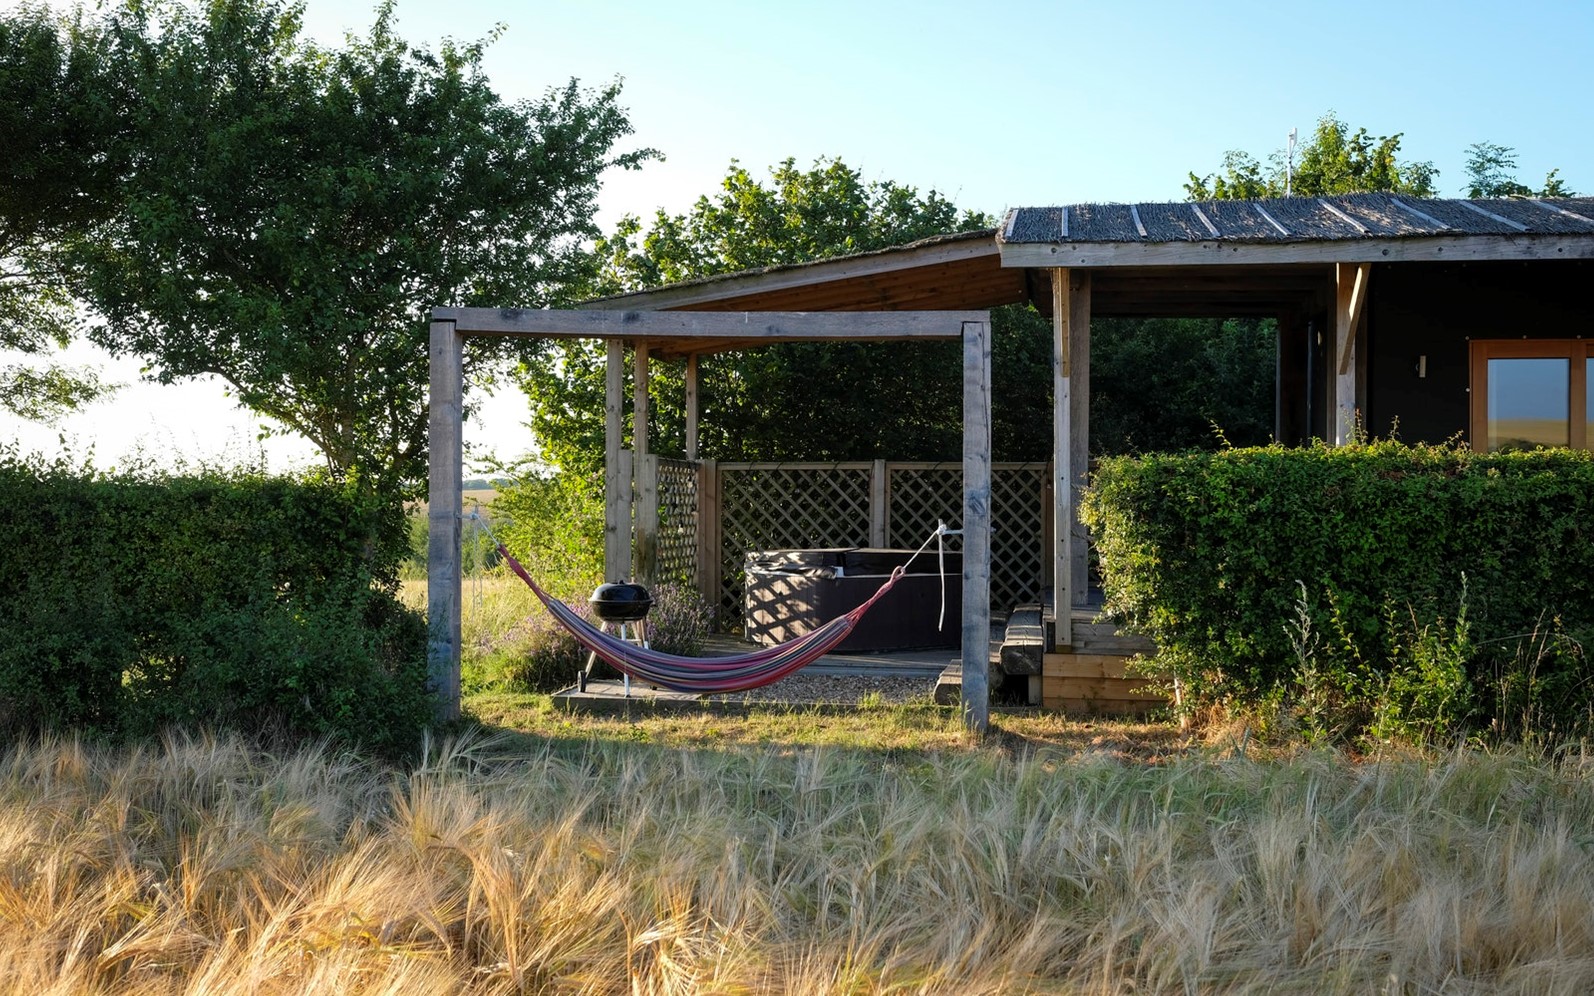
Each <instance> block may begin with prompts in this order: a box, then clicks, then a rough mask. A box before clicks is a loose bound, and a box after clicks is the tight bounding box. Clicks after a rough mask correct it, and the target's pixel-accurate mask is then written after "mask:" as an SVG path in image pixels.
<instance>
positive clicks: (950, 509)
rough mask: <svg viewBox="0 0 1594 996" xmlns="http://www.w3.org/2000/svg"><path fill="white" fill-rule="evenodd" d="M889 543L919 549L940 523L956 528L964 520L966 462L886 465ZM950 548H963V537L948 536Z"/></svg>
mask: <svg viewBox="0 0 1594 996" xmlns="http://www.w3.org/2000/svg"><path fill="white" fill-rule="evenodd" d="M886 477H887V481H888V483H887V484H886V495H887V504H888V505H889V511H888V513H887V515H888V518H887V519H886V545H887V546H892V547H898V548H903V549H908V550H917V549H918V548H919V544H921V543H923V542H924V541H925V538H926V537H928V536H929V535H930V534H931V533H933V532H935V527H936V524H937V523H941V522H945V523H946V524H947V525H948V526H950V527H952V528H953V529H956V528H957V527H958V524H959V523H961V522H962V521H963V465H962V464H961V463H949V464H941V465H935V466H908V467H893V466H891V465H890V464H887V465H886ZM946 548H947V549H948V550H961V549H963V537H961V536H948V537H947V538H946Z"/></svg>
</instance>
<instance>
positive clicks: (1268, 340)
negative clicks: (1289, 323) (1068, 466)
mask: <svg viewBox="0 0 1594 996" xmlns="http://www.w3.org/2000/svg"><path fill="white" fill-rule="evenodd" d="M1097 324H1098V326H1099V329H1100V331H1099V333H1098V332H1093V333H1092V336H1091V371H1090V378H1091V380H1090V390H1091V412H1090V437H1091V450H1092V452H1094V453H1097V454H1101V455H1120V454H1128V453H1147V452H1155V451H1163V452H1174V451H1180V450H1193V449H1214V448H1217V447H1219V446H1221V445H1223V444H1225V443H1227V444H1232V445H1234V446H1258V445H1264V444H1266V443H1268V442H1270V441H1271V439H1272V435H1273V391H1274V384H1273V379H1274V363H1275V357H1276V350H1277V344H1276V341H1275V340H1276V331H1277V326H1276V324H1275V323H1274V322H1273V321H1272V320H1259V319H1254V318H1247V319H1230V320H1227V321H1224V320H1219V319H1210V318H1172V319H1169V318H1153V319H1133V318H1116V319H1104V320H1100V321H1099V322H1098V323H1097Z"/></svg>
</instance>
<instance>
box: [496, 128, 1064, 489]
mask: <svg viewBox="0 0 1594 996" xmlns="http://www.w3.org/2000/svg"><path fill="white" fill-rule="evenodd" d="M991 225H992V219H990V218H988V217H986V216H984V215H978V214H973V213H970V212H966V211H965V212H959V211H958V210H957V208H956V207H955V206H954V205H953V204H952V203H951V202H949V201H948V200H946V199H945V198H944V197H942V196H941V195H940V194H938V193H936V192H935V191H933V190H932V191H930V192H928V193H927V194H924V195H920V194H919V193H918V191H917V190H916V189H915V188H913V187H909V186H903V185H900V184H896V183H893V182H891V181H871V182H865V181H864V180H863V179H862V177H861V174H860V172H859V171H858V170H855V169H853V168H851V167H849V166H847V165H846V164H845V163H843V162H842V161H841V160H839V159H828V160H827V159H820V160H818V161H817V162H815V164H814V166H813V167H812V168H811V169H809V170H800V169H798V168H797V166H796V165H795V162H794V161H793V160H790V159H788V160H786V161H785V162H783V163H781V164H780V165H779V166H777V167H775V168H774V169H773V170H772V171H771V174H770V180H769V183H768V184H765V183H763V182H760V181H759V180H757V179H755V178H754V177H753V176H751V175H750V174H749V173H748V172H747V170H745V169H743V168H742V167H740V166H738V165H737V164H736V163H734V162H733V163H732V164H731V167H730V170H729V173H728V174H727V176H726V178H725V181H724V184H723V189H722V191H721V193H719V194H718V195H717V196H715V197H707V196H705V197H702V198H700V199H699V200H698V202H697V203H696V204H695V205H694V206H693V208H692V210H691V211H690V212H688V213H686V214H681V215H669V214H667V213H666V212H664V211H660V212H658V214H657V215H656V216H655V218H654V221H653V225H652V227H651V228H649V229H648V230H647V231H646V232H644V231H643V228H642V223H641V221H640V220H639V219H637V218H635V217H628V218H626V219H624V220H623V221H622V222H621V223H620V225H619V227H618V228H617V230H616V232H615V233H614V234H613V235H612V236H610V237H609V238H607V239H603V240H600V241H599V243H598V250H597V251H598V253H599V255H600V256H602V257H603V268H602V271H601V273H600V274H599V275H598V279H597V282H596V283H595V284H594V285H593V287H592V292H593V293H595V294H612V293H619V292H623V291H632V290H640V289H644V288H648V287H654V286H658V285H660V284H664V283H671V282H677V281H683V280H696V279H702V278H705V277H711V276H714V275H717V274H722V273H730V272H736V271H740V270H747V269H754V268H759V267H766V266H778V265H785V264H792V263H802V262H809V261H812V260H816V259H824V258H827V257H832V256H839V255H847V254H850V253H857V252H866V251H870V250H875V249H882V248H886V247H889V246H900V245H905V244H907V243H910V242H913V241H916V240H918V239H922V238H926V237H929V236H935V235H944V234H947V233H951V232H958V231H968V230H973V229H978V228H985V227H990V226H991ZM992 321H993V326H994V329H993V334H994V336H995V350H994V352H995V356H994V358H993V365H994V368H995V373H996V375H997V376H998V377H1008V376H1011V377H1012V379H1011V380H1005V379H1004V380H1003V383H1012V384H1014V385H1015V386H1016V385H1028V384H1033V385H1035V386H1034V387H1033V388H1027V387H1017V388H1016V390H1015V392H1014V394H1013V395H1011V396H1010V397H1008V398H1001V399H999V401H998V406H997V412H996V416H995V418H996V425H995V427H994V430H993V434H994V436H995V437H996V439H997V441H998V452H999V453H1002V449H1001V447H1002V446H1004V445H1007V444H1006V442H1005V441H1006V440H1009V439H1013V440H1014V442H1013V445H1014V446H1015V448H1020V449H1021V448H1023V447H1025V446H1029V447H1030V449H1032V450H1033V449H1034V446H1033V445H1031V443H1030V436H1033V435H1034V433H1033V432H1030V433H1029V434H1028V435H1025V434H1022V433H1019V432H1015V431H1014V428H1015V427H1018V426H1023V425H1034V424H1039V425H1040V426H1042V427H1045V426H1048V425H1050V415H1049V409H1047V408H1046V407H1045V405H1046V401H1045V391H1046V390H1047V387H1048V382H1049V379H1050V378H1049V375H1048V374H1047V373H1046V371H1047V369H1048V366H1047V364H1049V363H1050V354H1049V349H1050V345H1049V344H1050V332H1049V329H1048V328H1047V326H1046V323H1045V322H1043V321H1041V320H1040V319H1039V318H1038V316H1036V315H1035V314H1034V313H1033V311H1031V310H1029V309H1018V308H1014V309H998V311H997V312H996V313H995V314H994V315H993V319H992ZM1043 349H1044V350H1046V351H1047V352H1045V354H1044V356H1043V355H1042V350H1043ZM628 367H629V365H628ZM1030 368H1033V370H1032V371H1031V370H1030ZM603 371H604V353H603V347H602V346H601V344H592V343H579V342H571V343H561V344H558V345H557V346H554V347H551V348H550V349H549V350H547V351H546V352H544V353H543V354H541V355H540V356H537V357H534V358H532V359H531V360H530V361H528V362H527V363H526V364H524V365H523V366H522V368H521V371H520V381H521V385H522V387H523V388H524V389H525V390H526V392H527V394H528V395H529V396H530V397H531V399H532V419H531V422H532V428H533V430H534V431H535V433H536V435H537V438H538V439H539V440H540V441H541V443H542V446H543V451H542V456H543V458H544V459H546V460H548V461H550V462H551V463H553V464H555V465H556V466H559V467H561V468H564V469H567V470H573V471H576V472H578V473H592V472H593V471H594V470H595V469H596V468H597V467H598V465H599V463H600V461H601V459H602V454H603V444H602V440H603V422H602V418H603V415H602V413H603V390H604V379H603V377H604V373H603ZM961 371H962V361H961V358H960V356H959V354H958V352H957V346H956V344H952V343H885V344H879V343H875V344H850V343H801V344H787V345H777V346H771V347H767V348H764V349H759V350H748V351H738V352H733V353H723V354H716V355H711V356H706V357H704V358H703V359H702V362H701V366H700V368H699V378H700V387H701V392H702V397H703V402H702V404H703V410H704V412H706V413H708V416H707V417H706V418H705V419H704V422H703V425H702V426H701V435H700V438H699V447H700V450H701V452H702V453H703V455H705V456H708V457H713V458H716V459H721V460H745V459H788V458H807V459H836V460H843V459H870V458H873V457H879V456H890V457H893V458H897V459H945V458H949V457H955V456H956V454H957V452H958V448H959V446H960V445H961V428H960V426H961V419H962V415H961V405H960V401H959V399H960V398H961V390H962V388H961V384H962V381H961V377H962V373H961ZM1030 373H1033V376H1031V375H1030ZM683 385H684V368H682V367H676V366H671V365H668V364H656V365H655V366H654V369H653V372H652V376H651V378H650V384H649V387H650V392H651V399H650V400H651V407H650V418H651V421H650V423H649V432H650V434H651V435H652V436H653V437H654V438H655V439H656V440H658V443H657V444H656V447H655V448H656V449H657V450H658V451H660V452H669V451H670V449H671V448H672V447H674V448H676V449H679V447H680V446H681V445H682V443H683V441H684V440H683V437H684V433H685V428H684V427H685V414H684V412H685V389H684V386H683ZM629 389H630V388H629V387H627V390H628V391H629ZM883 414H884V416H885V417H882V415H883ZM1042 449H1044V444H1043V446H1042ZM1003 456H1004V458H1007V459H1022V458H1026V457H1025V456H1023V455H1020V454H1014V453H1003Z"/></svg>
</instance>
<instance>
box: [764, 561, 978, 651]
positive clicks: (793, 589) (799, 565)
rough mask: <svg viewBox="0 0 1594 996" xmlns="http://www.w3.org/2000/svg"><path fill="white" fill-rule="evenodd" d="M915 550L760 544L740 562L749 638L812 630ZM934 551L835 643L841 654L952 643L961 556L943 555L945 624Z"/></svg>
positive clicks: (853, 604)
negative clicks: (766, 546) (768, 546)
mask: <svg viewBox="0 0 1594 996" xmlns="http://www.w3.org/2000/svg"><path fill="white" fill-rule="evenodd" d="M912 556H913V551H912V550H876V549H866V548H862V547H844V548H834V549H827V550H758V551H753V552H749V553H748V554H747V559H746V562H745V569H746V579H745V580H746V595H745V603H744V609H745V611H744V613H743V618H744V619H745V626H746V635H747V639H749V640H752V641H754V642H756V643H761V644H764V645H766V646H773V645H774V644H777V643H784V642H785V641H787V640H790V639H793V638H795V637H799V636H802V635H804V634H806V633H810V632H812V631H813V630H815V629H818V628H819V627H820V626H822V625H824V624H825V623H827V622H829V621H830V620H832V619H834V618H835V617H837V616H839V615H842V614H843V613H845V612H848V611H851V610H852V609H855V608H857V607H858V606H860V605H862V604H863V603H864V602H865V601H867V600H868V599H869V596H870V595H873V594H874V593H875V591H876V590H877V589H878V588H879V587H880V586H881V585H882V584H884V583H885V580H886V578H887V577H889V576H890V574H891V571H892V569H893V568H895V567H897V566H899V565H901V564H905V563H907V561H908V559H909V558H910V557H912ZM939 570H940V566H939V565H938V563H937V560H936V555H935V551H934V550H926V551H925V552H924V553H922V554H920V555H919V558H918V559H917V560H915V561H914V562H913V564H912V566H911V567H909V569H908V574H907V576H906V577H904V578H903V579H902V580H900V581H898V582H897V584H896V586H895V587H893V588H892V589H891V590H890V591H889V592H887V593H886V595H885V597H883V598H881V599H880V601H878V602H876V603H875V604H874V607H873V608H871V609H870V610H869V611H868V612H867V613H866V614H865V615H864V617H863V619H862V620H860V621H859V623H858V625H857V626H856V627H854V629H853V631H852V632H851V633H849V634H847V638H846V639H845V640H843V641H842V643H841V645H840V646H839V647H837V648H836V649H837V652H838V653H866V652H874V651H884V650H920V649H932V648H940V647H957V646H959V645H960V643H961V639H962V628H963V555H962V554H961V553H950V552H949V553H947V555H946V579H945V580H946V584H945V591H946V622H945V625H944V626H943V627H940V628H938V626H937V623H938V622H939V620H940V618H941V614H942V613H941V597H942V583H941V582H942V578H941V577H940V575H939V573H938V572H939Z"/></svg>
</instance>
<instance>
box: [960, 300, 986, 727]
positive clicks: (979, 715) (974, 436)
mask: <svg viewBox="0 0 1594 996" xmlns="http://www.w3.org/2000/svg"><path fill="white" fill-rule="evenodd" d="M962 657H963V721H964V723H966V724H967V725H968V728H969V729H970V730H972V731H974V732H976V733H984V732H985V730H986V729H987V728H988V727H989V726H990V722H991V688H990V681H991V326H990V323H989V322H965V323H964V325H963V641H962Z"/></svg>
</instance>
